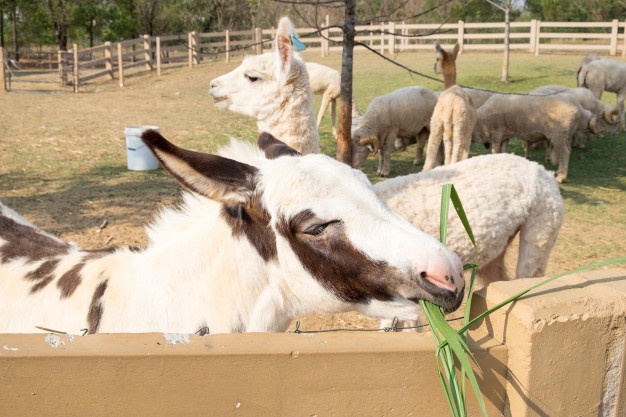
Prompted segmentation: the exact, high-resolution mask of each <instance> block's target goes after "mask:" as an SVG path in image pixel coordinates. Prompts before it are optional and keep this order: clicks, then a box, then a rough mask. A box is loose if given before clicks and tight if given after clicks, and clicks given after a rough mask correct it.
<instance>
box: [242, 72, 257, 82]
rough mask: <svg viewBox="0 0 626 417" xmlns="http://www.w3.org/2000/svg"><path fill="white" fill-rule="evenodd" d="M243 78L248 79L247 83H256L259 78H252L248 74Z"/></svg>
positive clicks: (252, 76)
mask: <svg viewBox="0 0 626 417" xmlns="http://www.w3.org/2000/svg"><path fill="white" fill-rule="evenodd" d="M245 77H246V78H247V79H248V81H250V82H251V83H253V82H256V81H258V80H259V77H257V76H254V75H249V74H246V75H245Z"/></svg>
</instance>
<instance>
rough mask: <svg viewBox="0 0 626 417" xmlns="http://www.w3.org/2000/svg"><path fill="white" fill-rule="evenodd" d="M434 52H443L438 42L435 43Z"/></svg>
mask: <svg viewBox="0 0 626 417" xmlns="http://www.w3.org/2000/svg"><path fill="white" fill-rule="evenodd" d="M435 51H437V52H443V48H442V47H441V45H439V42H436V43H435Z"/></svg>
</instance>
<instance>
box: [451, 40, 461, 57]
mask: <svg viewBox="0 0 626 417" xmlns="http://www.w3.org/2000/svg"><path fill="white" fill-rule="evenodd" d="M460 50H461V45H459V44H458V43H457V44H455V45H454V49H453V50H452V53H451V55H452V59H454V60H456V57H457V56H458V55H459V51H460Z"/></svg>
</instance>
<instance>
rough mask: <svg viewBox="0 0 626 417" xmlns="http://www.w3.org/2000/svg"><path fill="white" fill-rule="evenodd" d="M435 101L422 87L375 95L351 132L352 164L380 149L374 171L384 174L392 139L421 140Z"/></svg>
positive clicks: (405, 88)
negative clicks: (376, 168) (376, 167)
mask: <svg viewBox="0 0 626 417" xmlns="http://www.w3.org/2000/svg"><path fill="white" fill-rule="evenodd" d="M436 103H437V97H436V96H435V93H433V92H432V91H431V90H429V89H428V88H425V87H404V88H400V89H398V90H395V91H393V92H391V93H389V94H385V95H382V96H378V97H375V98H374V99H373V100H372V101H371V102H370V104H369V105H368V106H367V110H366V111H365V114H364V115H363V116H362V117H361V118H360V122H359V124H358V125H357V127H356V129H354V131H353V132H352V166H353V167H354V168H360V167H361V165H362V164H363V162H364V161H365V159H366V158H367V156H368V155H369V154H370V153H376V152H377V151H378V150H380V159H379V162H378V170H377V173H378V175H380V176H381V177H387V176H388V175H389V171H390V162H391V161H390V160H391V152H392V151H393V147H394V145H396V138H405V139H409V138H416V140H417V141H418V142H419V141H420V138H423V140H425V138H426V137H427V132H428V127H429V124H430V118H431V116H432V114H433V109H434V108H435V104H436ZM418 151H419V149H418ZM416 158H417V153H416Z"/></svg>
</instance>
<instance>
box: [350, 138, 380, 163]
mask: <svg viewBox="0 0 626 417" xmlns="http://www.w3.org/2000/svg"><path fill="white" fill-rule="evenodd" d="M350 146H351V149H352V167H353V168H361V166H362V165H363V162H365V160H366V159H367V157H368V156H369V155H370V154H373V153H376V152H377V151H378V148H379V147H380V142H379V140H378V138H377V137H376V135H371V134H364V133H362V132H361V131H360V130H359V129H356V130H355V131H354V132H353V133H352V140H351V145H350Z"/></svg>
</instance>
